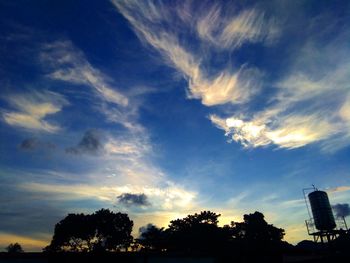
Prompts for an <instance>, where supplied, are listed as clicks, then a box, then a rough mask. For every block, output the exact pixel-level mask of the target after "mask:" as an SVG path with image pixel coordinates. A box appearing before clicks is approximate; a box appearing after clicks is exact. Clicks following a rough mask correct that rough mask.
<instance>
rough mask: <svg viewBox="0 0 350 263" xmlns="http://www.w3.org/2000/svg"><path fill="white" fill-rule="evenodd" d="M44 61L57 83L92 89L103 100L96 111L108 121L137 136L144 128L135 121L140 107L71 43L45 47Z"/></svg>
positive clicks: (50, 76) (42, 60)
mask: <svg viewBox="0 0 350 263" xmlns="http://www.w3.org/2000/svg"><path fill="white" fill-rule="evenodd" d="M41 62H42V64H43V65H44V66H45V67H46V68H47V69H48V70H49V72H50V71H51V72H50V73H49V74H48V75H47V76H48V77H49V78H51V79H54V80H60V81H65V82H70V83H72V84H82V85H86V86H89V87H90V88H91V89H92V90H93V91H94V93H95V94H96V96H97V97H98V98H99V99H100V100H97V101H95V103H94V104H97V108H98V110H99V111H100V112H102V113H103V114H104V115H105V116H106V117H107V120H108V121H110V122H114V123H119V124H121V125H123V126H124V127H125V128H127V129H129V130H130V131H133V132H135V133H138V132H141V131H142V130H143V127H142V126H141V125H139V124H138V123H137V122H136V120H135V119H136V117H137V111H138V109H137V105H135V104H134V103H133V102H131V101H130V99H131V98H129V97H128V96H126V95H125V94H124V93H123V92H121V91H120V89H119V88H117V87H115V85H114V81H113V80H112V79H111V78H109V77H108V76H106V75H105V74H103V73H102V72H101V71H100V70H98V69H97V68H96V67H94V66H93V65H91V64H90V63H89V61H88V60H87V58H86V57H85V55H84V54H83V53H82V52H81V51H80V50H79V49H78V48H76V47H75V46H74V45H73V43H72V42H71V41H69V40H61V41H55V42H53V43H51V44H46V45H44V46H43V48H42V52H41Z"/></svg>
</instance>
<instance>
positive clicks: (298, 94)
mask: <svg viewBox="0 0 350 263" xmlns="http://www.w3.org/2000/svg"><path fill="white" fill-rule="evenodd" d="M347 39H349V36H348V34H345V35H342V36H341V37H340V38H339V39H336V40H333V41H331V42H330V43H328V45H325V46H323V47H322V46H320V45H316V44H315V43H312V42H314V41H315V40H314V39H312V37H311V39H310V40H309V41H308V43H307V44H305V46H304V48H303V50H301V51H300V53H299V54H297V55H296V59H295V61H294V65H293V67H292V69H291V70H290V72H288V73H287V76H286V77H285V78H284V79H282V80H281V81H279V82H278V83H276V84H275V85H276V93H275V94H274V95H272V96H271V97H270V98H269V100H270V102H271V103H270V104H269V106H268V107H266V108H265V109H264V110H262V111H260V112H257V113H256V112H250V113H248V114H247V113H245V114H243V113H238V114H236V115H233V116H231V117H228V118H220V117H218V116H216V115H211V116H210V119H211V121H212V122H213V123H214V124H215V125H216V126H217V127H219V128H221V129H223V130H224V131H225V133H226V135H227V136H229V137H230V138H231V139H232V140H234V141H236V142H239V143H241V144H242V145H244V146H245V147H258V146H266V145H271V144H274V145H277V146H278V147H281V148H288V149H291V148H298V147H302V146H305V145H307V144H311V143H315V142H320V143H321V148H322V150H324V151H335V150H337V149H340V148H342V147H346V146H347V145H349V138H350V118H349V117H350V114H349V112H350V107H349V105H350V103H349V96H350V86H349V81H350V72H349V71H348V70H347V69H348V68H349V67H350V59H348V58H347V57H346V56H344V54H345V53H346V51H347V50H348V51H349V49H348V48H347V47H346V46H345V45H344V43H346V40H347ZM310 54H312V55H310ZM320 63H321V65H327V66H320V65H319V64H320Z"/></svg>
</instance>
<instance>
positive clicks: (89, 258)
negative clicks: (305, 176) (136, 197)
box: [0, 252, 350, 263]
mask: <svg viewBox="0 0 350 263" xmlns="http://www.w3.org/2000/svg"><path fill="white" fill-rule="evenodd" d="M62 262H68V263H76V262H86V263H90V262H91V263H100V262H101V263H109V262H110V263H112V262H113V263H116V262H120V263H163V262H164V263H222V262H233V263H249V262H269V263H275V262H276V263H279V262H281V263H292V262H305V263H318V262H320V263H333V262H336V263H337V262H350V257H349V256H348V255H339V254H333V255H330V254H323V253H307V254H298V253H293V254H285V255H282V254H281V255H262V254H260V253H253V254H250V255H230V254H227V255H215V256H213V255H185V254H169V253H168V254H159V253H131V252H130V253H103V254H101V253H54V254H45V253H20V254H8V253H0V263H62Z"/></svg>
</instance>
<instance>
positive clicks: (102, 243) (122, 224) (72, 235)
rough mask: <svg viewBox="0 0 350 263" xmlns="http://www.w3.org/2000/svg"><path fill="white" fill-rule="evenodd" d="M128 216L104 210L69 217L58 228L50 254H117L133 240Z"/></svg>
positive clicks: (131, 222) (57, 225)
mask: <svg viewBox="0 0 350 263" xmlns="http://www.w3.org/2000/svg"><path fill="white" fill-rule="evenodd" d="M132 227H133V221H131V220H130V219H129V217H128V215H127V214H122V213H114V212H111V211H110V210H108V209H101V210H99V211H96V212H95V213H93V214H91V215H85V214H69V215H68V216H67V217H65V218H64V219H63V220H61V221H60V222H59V223H57V224H56V226H55V232H54V235H53V238H52V241H51V244H50V245H49V246H48V247H47V248H46V250H48V251H74V252H79V251H114V250H119V249H121V248H127V247H128V246H129V244H130V243H131V241H132V240H133V237H132V236H131V231H132Z"/></svg>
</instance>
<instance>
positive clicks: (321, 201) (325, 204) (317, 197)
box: [309, 190, 336, 230]
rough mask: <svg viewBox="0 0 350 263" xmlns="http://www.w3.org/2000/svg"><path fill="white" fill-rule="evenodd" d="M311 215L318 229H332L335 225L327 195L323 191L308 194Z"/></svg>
mask: <svg viewBox="0 0 350 263" xmlns="http://www.w3.org/2000/svg"><path fill="white" fill-rule="evenodd" d="M309 200H310V204H311V210H312V215H313V217H314V222H315V226H316V228H317V229H318V230H332V229H334V228H335V227H336V224H335V220H334V216H333V212H332V208H331V205H330V203H329V199H328V195H327V193H326V192H324V191H318V190H317V191H314V192H312V193H310V194H309Z"/></svg>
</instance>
